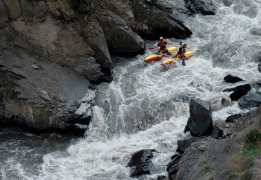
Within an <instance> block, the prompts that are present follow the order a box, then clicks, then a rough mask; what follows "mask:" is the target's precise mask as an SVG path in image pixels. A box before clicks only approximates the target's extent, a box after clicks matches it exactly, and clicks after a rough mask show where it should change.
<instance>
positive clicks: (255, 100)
mask: <svg viewBox="0 0 261 180" xmlns="http://www.w3.org/2000/svg"><path fill="white" fill-rule="evenodd" d="M238 105H239V107H240V108H242V109H250V108H253V107H259V106H260V105H261V93H260V92H254V93H248V94H247V95H245V96H243V97H242V98H240V99H239V101H238Z"/></svg>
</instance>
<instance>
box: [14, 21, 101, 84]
mask: <svg viewBox="0 0 261 180" xmlns="http://www.w3.org/2000/svg"><path fill="white" fill-rule="evenodd" d="M11 25H12V27H13V28H14V29H15V30H16V31H18V32H20V33H21V34H23V35H24V36H26V37H27V38H28V41H29V42H30V43H31V44H33V45H34V46H39V47H41V48H42V51H44V52H45V53H46V54H48V56H49V58H50V60H51V61H53V62H56V63H59V64H60V65H62V66H67V67H70V68H71V69H72V70H74V71H76V72H78V73H80V74H82V75H84V76H85V77H86V78H87V79H88V80H90V81H92V82H99V81H101V80H102V79H103V78H104V74H103V73H102V71H101V68H100V65H99V63H97V62H96V60H95V59H94V58H93V57H92V56H94V54H95V53H94V51H93V50H92V49H91V48H90V46H88V45H87V44H86V42H85V40H84V38H83V37H82V36H81V35H80V34H79V32H78V30H77V29H75V28H74V24H67V26H66V27H65V26H63V25H62V24H60V23H59V22H57V21H55V20H54V19H52V18H47V19H46V20H45V21H44V22H42V23H25V22H23V21H14V22H12V23H11Z"/></svg>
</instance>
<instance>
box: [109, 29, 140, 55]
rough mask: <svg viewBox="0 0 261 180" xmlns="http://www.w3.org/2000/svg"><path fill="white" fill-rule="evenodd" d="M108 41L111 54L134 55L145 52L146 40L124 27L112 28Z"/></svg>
mask: <svg viewBox="0 0 261 180" xmlns="http://www.w3.org/2000/svg"><path fill="white" fill-rule="evenodd" d="M119 37H121V38H119ZM107 43H108V47H109V50H110V52H111V54H117V55H121V56H134V55H137V54H143V53H144V52H145V44H144V41H143V40H142V39H141V38H140V37H139V36H138V35H136V34H135V33H134V32H133V31H131V30H129V29H125V28H123V27H119V28H115V29H114V30H112V31H111V33H110V35H109V36H108V37H107Z"/></svg>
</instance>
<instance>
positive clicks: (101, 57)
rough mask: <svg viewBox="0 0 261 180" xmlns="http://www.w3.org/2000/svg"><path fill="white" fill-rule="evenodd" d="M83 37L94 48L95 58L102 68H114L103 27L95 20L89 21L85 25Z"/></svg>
mask: <svg viewBox="0 0 261 180" xmlns="http://www.w3.org/2000/svg"><path fill="white" fill-rule="evenodd" d="M82 31H83V36H84V37H86V42H87V43H88V45H89V46H90V47H91V48H92V50H93V51H94V53H95V55H94V58H95V59H96V61H97V62H98V63H99V64H100V65H101V68H110V67H112V61H111V55H110V53H109V49H108V46H107V43H106V39H105V36H104V33H103V30H102V27H101V26H100V24H99V23H98V22H97V21H96V20H95V19H88V23H83V27H82Z"/></svg>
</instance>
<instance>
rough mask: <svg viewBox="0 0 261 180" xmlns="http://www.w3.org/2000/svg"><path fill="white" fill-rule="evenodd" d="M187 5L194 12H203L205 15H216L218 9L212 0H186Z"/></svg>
mask: <svg viewBox="0 0 261 180" xmlns="http://www.w3.org/2000/svg"><path fill="white" fill-rule="evenodd" d="M185 2H186V7H187V8H188V9H189V10H191V11H192V12H193V13H196V14H198V13H201V14H204V15H214V14H216V11H217V6H216V5H215V4H214V3H213V1H212V0H198V1H194V0H185Z"/></svg>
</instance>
